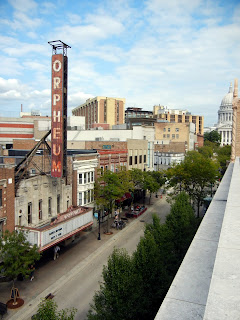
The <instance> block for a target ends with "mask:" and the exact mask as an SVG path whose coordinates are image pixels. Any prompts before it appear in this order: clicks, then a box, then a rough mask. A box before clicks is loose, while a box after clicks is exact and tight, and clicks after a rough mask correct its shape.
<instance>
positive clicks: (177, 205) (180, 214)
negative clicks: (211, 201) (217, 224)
mask: <svg viewBox="0 0 240 320" xmlns="http://www.w3.org/2000/svg"><path fill="white" fill-rule="evenodd" d="M165 225H166V227H167V229H168V231H169V233H168V237H169V241H170V242H171V244H172V245H173V247H172V252H174V254H175V260H176V262H179V261H182V259H183V258H184V256H185V253H186V252H187V249H188V247H189V244H190V243H191V241H192V239H193V237H194V235H195V233H196V230H197V227H198V220H197V219H196V218H195V215H194V211H193V208H192V206H191V204H190V199H189V196H188V195H187V194H186V193H185V192H181V193H180V194H178V195H177V196H176V198H175V201H174V203H173V204H172V206H171V211H170V214H169V215H168V216H167V218H166V223H165Z"/></svg>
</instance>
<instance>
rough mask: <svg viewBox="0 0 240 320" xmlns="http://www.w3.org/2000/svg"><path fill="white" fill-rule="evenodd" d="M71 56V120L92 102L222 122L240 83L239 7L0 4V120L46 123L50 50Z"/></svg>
mask: <svg viewBox="0 0 240 320" xmlns="http://www.w3.org/2000/svg"><path fill="white" fill-rule="evenodd" d="M59 39H60V40H62V41H63V42H65V43H67V44H68V45H70V46H71V49H69V50H68V58H69V69H68V114H69V115H70V114H71V110H72V109H73V108H74V107H76V106H78V105H80V104H81V103H83V102H85V100H86V99H88V98H89V97H95V96H108V97H120V98H126V107H140V108H143V109H145V110H152V109H153V106H154V105H158V104H161V105H164V106H167V107H168V108H177V109H188V110H189V111H190V112H191V113H192V114H199V115H203V116H204V118H205V126H208V125H213V124H214V123H216V122H217V111H218V108H219V106H220V103H221V100H222V98H223V97H224V95H225V94H227V92H228V88H229V85H230V82H233V81H234V78H239V75H240V59H239V52H240V41H239V39H240V3H239V1H232V0H229V1H217V0H215V1H214V0H213V1H211V0H209V1H208V0H170V1H166V0H135V1H134V0H118V1H116V0H88V1H86V0H71V1H69V0H55V1H38V0H36V1H34V0H9V1H7V0H0V40H1V41H0V116H12V117H15V116H19V112H20V107H21V104H23V110H24V111H26V112H28V111H31V110H32V109H34V110H40V111H41V113H42V115H46V114H48V115H50V108H51V99H50V94H51V80H50V77H51V47H50V45H49V44H48V41H52V40H59Z"/></svg>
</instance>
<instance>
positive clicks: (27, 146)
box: [13, 139, 37, 150]
mask: <svg viewBox="0 0 240 320" xmlns="http://www.w3.org/2000/svg"><path fill="white" fill-rule="evenodd" d="M36 143H37V142H36V141H35V140H34V139H32V140H26V139H19V140H13V149H18V150H31V149H32V148H33V147H34V146H35V145H36Z"/></svg>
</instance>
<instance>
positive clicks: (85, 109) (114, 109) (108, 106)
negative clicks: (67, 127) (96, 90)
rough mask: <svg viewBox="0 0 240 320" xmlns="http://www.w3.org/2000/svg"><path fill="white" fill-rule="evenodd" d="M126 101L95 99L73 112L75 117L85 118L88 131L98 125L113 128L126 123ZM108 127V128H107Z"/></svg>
mask: <svg viewBox="0 0 240 320" xmlns="http://www.w3.org/2000/svg"><path fill="white" fill-rule="evenodd" d="M124 112H125V99H124V98H110V97H99V96H98V97H95V98H92V99H88V100H87V101H86V102H85V103H83V104H81V105H80V106H78V107H76V108H75V109H73V110H72V114H73V115H74V116H84V117H85V127H86V129H87V130H88V129H91V128H93V127H94V126H96V124H98V125H101V124H102V127H103V128H108V126H109V129H111V128H112V126H113V125H116V124H123V123H124V121H125V120H124V118H125V117H124ZM107 125H108V126H107Z"/></svg>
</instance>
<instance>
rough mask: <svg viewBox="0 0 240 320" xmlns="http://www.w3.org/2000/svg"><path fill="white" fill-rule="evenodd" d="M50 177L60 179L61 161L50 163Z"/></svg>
mask: <svg viewBox="0 0 240 320" xmlns="http://www.w3.org/2000/svg"><path fill="white" fill-rule="evenodd" d="M52 176H55V177H61V176H62V163H61V161H58V162H57V163H56V161H54V160H53V161H52Z"/></svg>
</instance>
